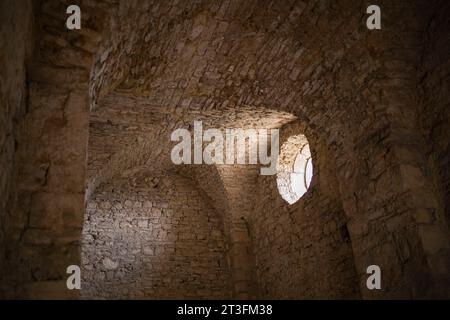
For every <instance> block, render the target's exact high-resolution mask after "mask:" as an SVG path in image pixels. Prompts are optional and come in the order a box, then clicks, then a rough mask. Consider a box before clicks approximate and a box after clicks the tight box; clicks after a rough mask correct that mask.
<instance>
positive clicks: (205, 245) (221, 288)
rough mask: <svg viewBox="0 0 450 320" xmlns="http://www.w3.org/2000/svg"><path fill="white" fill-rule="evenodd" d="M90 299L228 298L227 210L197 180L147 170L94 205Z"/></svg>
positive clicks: (86, 272)
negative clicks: (222, 213) (194, 182)
mask: <svg viewBox="0 0 450 320" xmlns="http://www.w3.org/2000/svg"><path fill="white" fill-rule="evenodd" d="M82 274H83V282H82V297H83V298H96V299H99V298H110V299H111V298H112V299H119V298H120V299H124V298H138V299H146V298H152V299H161V298H166V299H167V298H169V299H170V298H178V299H180V298H186V299H189V298H190V299H196V298H207V299H208V298H209V299H211V298H217V299H221V298H229V297H230V294H231V291H230V286H229V284H230V274H229V269H228V260H227V257H226V241H225V238H224V233H223V223H222V220H221V216H219V215H218V214H217V212H216V211H215V209H214V208H213V207H212V206H211V204H210V203H209V201H208V200H207V198H205V197H204V196H203V195H202V194H201V193H200V192H199V191H198V190H197V189H196V187H195V186H193V185H192V181H191V180H189V179H186V178H182V177H179V176H177V175H172V176H166V177H162V176H158V175H155V174H153V175H152V174H145V177H143V178H137V179H134V180H133V181H132V182H131V183H125V184H124V185H123V186H117V185H115V186H106V187H105V186H103V187H102V188H101V189H100V190H99V191H98V193H96V194H94V195H93V196H92V198H91V200H90V201H89V203H88V207H87V211H86V216H85V224H84V229H83V245H82Z"/></svg>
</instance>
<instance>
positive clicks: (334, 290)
mask: <svg viewBox="0 0 450 320" xmlns="http://www.w3.org/2000/svg"><path fill="white" fill-rule="evenodd" d="M304 133H305V127H304V126H302V125H301V122H299V121H297V122H294V123H291V124H288V125H286V126H284V127H283V128H282V130H281V133H280V145H281V144H282V143H284V142H285V141H286V140H287V138H289V137H290V136H294V135H298V134H304ZM308 140H309V144H310V148H311V151H312V156H313V166H314V175H313V179H312V182H311V185H310V187H309V189H308V191H307V193H306V194H304V195H303V197H301V198H300V199H299V200H298V201H297V202H295V203H294V204H292V205H289V204H288V203H287V202H286V201H285V200H284V199H283V198H282V197H281V195H280V193H279V190H278V188H277V181H276V178H277V177H276V175H274V176H259V177H258V179H257V181H256V183H255V184H254V189H253V193H255V200H254V204H255V205H254V209H253V212H251V213H249V214H247V215H246V219H247V220H248V224H249V226H250V227H249V229H250V235H251V239H252V244H253V251H254V252H255V261H256V263H255V267H256V274H257V280H258V284H259V289H260V291H259V294H260V296H261V297H262V298H269V297H270V298H284V299H295V298H299V297H301V298H316V299H317V298H322V299H330V298H338V299H345V298H358V297H360V293H359V284H358V278H357V274H356V271H355V266H354V257H353V251H352V245H351V239H350V234H349V231H348V229H347V221H348V218H347V217H346V215H345V213H344V210H343V208H342V203H341V202H340V199H339V188H338V183H337V179H336V173H335V162H334V160H333V158H334V154H333V152H332V151H330V150H329V149H328V148H327V147H325V145H324V144H322V143H320V140H317V137H315V136H314V135H310V136H308Z"/></svg>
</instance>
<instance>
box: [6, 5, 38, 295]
mask: <svg viewBox="0 0 450 320" xmlns="http://www.w3.org/2000/svg"><path fill="white" fill-rule="evenodd" d="M0 21H1V26H0V48H1V53H0V110H1V111H0V283H1V285H0V297H1V296H6V295H7V292H9V291H10V290H11V288H10V287H6V288H5V286H9V285H10V284H11V283H10V279H8V278H7V274H6V271H5V270H4V268H5V266H4V264H6V260H7V258H6V257H7V256H8V255H9V254H10V251H9V250H10V249H11V248H8V246H7V243H8V242H7V241H8V240H6V239H5V237H6V234H7V233H8V232H9V230H8V228H10V227H11V225H10V222H11V221H14V218H13V213H12V207H13V205H14V202H15V200H16V192H15V187H16V184H17V179H16V174H17V164H16V160H15V152H16V149H17V147H18V142H17V127H18V124H19V123H20V121H21V119H22V118H23V116H24V114H25V112H26V109H27V102H28V101H27V99H28V92H27V90H28V88H27V82H26V80H27V77H26V73H27V70H26V67H27V64H28V63H29V60H30V55H31V52H32V47H33V31H32V27H33V7H32V2H31V1H27V0H21V1H1V3H0ZM8 249H9V250H8ZM3 290H5V292H3Z"/></svg>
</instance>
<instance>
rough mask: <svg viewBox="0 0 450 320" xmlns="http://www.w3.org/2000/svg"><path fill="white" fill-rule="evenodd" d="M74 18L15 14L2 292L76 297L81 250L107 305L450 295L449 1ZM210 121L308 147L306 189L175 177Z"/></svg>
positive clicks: (9, 32)
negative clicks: (293, 196) (185, 146)
mask: <svg viewBox="0 0 450 320" xmlns="http://www.w3.org/2000/svg"><path fill="white" fill-rule="evenodd" d="M32 3H33V4H34V6H33V5H32ZM69 4H71V3H70V1H68V0H48V1H42V2H32V1H25V0H24V1H10V0H8V1H2V3H1V5H0V6H1V7H0V9H1V10H0V15H1V18H2V19H0V20H1V34H0V47H1V49H2V50H1V54H0V64H1V66H2V68H1V70H0V76H1V78H0V80H1V81H0V84H1V92H0V94H1V96H0V103H1V106H2V108H3V109H2V112H1V113H0V150H1V153H0V169H1V170H0V225H1V228H0V255H1V259H0V276H1V279H0V280H1V281H0V283H1V285H0V296H5V297H13V298H16V297H29V298H45V297H53V298H72V297H75V298H76V297H77V292H69V291H68V290H66V288H65V287H64V285H63V284H64V279H65V278H66V276H67V275H66V273H65V268H66V267H67V266H68V265H70V264H80V263H81V261H80V259H81V254H80V252H81V251H82V252H83V264H82V267H83V279H84V285H83V287H84V289H83V292H82V295H83V296H85V297H89V298H101V297H114V298H133V297H146V298H153V297H168V298H180V297H192V298H197V297H201V298H210V297H220V298H222V297H234V298H255V297H256V298H348V297H352V298H428V297H439V298H442V297H444V298H447V297H449V295H450V291H449V290H450V277H449V274H450V243H449V241H450V236H449V227H450V224H449V221H450V211H449V210H450V206H449V203H450V201H449V192H450V187H449V185H450V184H449V183H450V179H449V175H450V171H449V168H450V166H449V160H450V157H449V150H450V148H449V140H448V132H449V129H450V119H449V113H448V104H449V101H450V100H449V99H450V94H449V92H450V90H449V89H450V88H449V83H450V81H449V76H448V75H449V72H448V70H449V65H448V52H449V37H448V30H449V20H448V16H449V12H450V5H449V2H448V1H444V0H437V1H434V2H433V3H432V4H430V2H429V1H425V0H420V1H415V2H414V3H411V2H408V3H406V2H399V3H397V2H394V1H388V0H380V2H379V5H381V7H382V12H383V13H382V14H383V18H382V21H383V23H382V25H383V27H382V28H383V29H382V30H381V31H369V30H367V29H366V28H365V23H364V21H365V18H366V15H365V10H363V9H364V7H365V5H366V3H365V2H364V1H339V2H327V1H315V0H312V1H297V2H290V1H287V2H286V1H258V0H246V1H240V0H239V1H228V0H225V1H210V0H200V1H175V0H174V1H159V0H151V1H150V0H149V1H115V0H114V1H111V0H108V1H106V0H104V1H82V2H81V6H82V13H83V14H82V16H83V23H82V25H83V27H82V29H81V30H79V31H68V30H67V29H66V28H65V27H64V23H65V17H66V14H65V9H66V7H67V5H69ZM32 17H36V21H35V25H34V26H35V28H34V29H35V30H33V32H32V25H33V24H32V21H33V18H32ZM33 43H34V44H36V47H35V48H31V44H33ZM194 120H202V121H203V122H204V125H205V127H215V128H227V127H228V128H229V127H243V128H252V127H256V128H281V132H282V140H283V141H285V140H286V139H287V138H288V137H289V136H293V135H299V134H304V135H306V137H307V138H308V140H309V142H310V146H311V150H312V156H313V160H314V177H313V180H312V184H311V186H310V189H309V190H308V192H307V193H306V194H305V195H304V196H303V197H302V198H301V199H300V200H299V201H298V202H296V203H294V204H293V205H292V206H289V205H288V204H287V203H285V202H284V201H283V199H282V198H281V197H280V195H279V194H278V190H277V188H276V176H267V177H261V176H259V174H258V173H259V168H258V166H240V165H219V166H206V165H199V166H174V165H173V164H172V163H171V161H170V150H171V147H172V145H173V144H171V142H170V134H171V132H173V130H175V129H177V128H191V126H192V122H193V121H194ZM175 191H179V194H177V193H176V192H175ZM85 202H87V203H85ZM85 205H87V209H85ZM82 227H83V229H84V231H83V236H81V228H82ZM105 259H109V260H105ZM105 261H106V263H105ZM372 264H378V265H379V266H380V267H381V268H382V272H383V284H384V285H385V287H384V288H383V290H380V291H369V290H367V288H366V287H365V279H366V277H367V274H366V272H365V271H366V267H367V266H368V265H372ZM131 280H132V281H131ZM130 281H131V282H130ZM125 283H126V284H125ZM129 283H132V285H129ZM111 288H112V289H111Z"/></svg>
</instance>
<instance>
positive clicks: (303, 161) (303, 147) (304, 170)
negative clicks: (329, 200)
mask: <svg viewBox="0 0 450 320" xmlns="http://www.w3.org/2000/svg"><path fill="white" fill-rule="evenodd" d="M312 176H313V163H312V158H311V151H310V148H309V143H308V140H307V139H306V137H305V136H304V135H297V136H292V137H290V138H289V139H288V140H287V141H286V142H285V143H284V144H283V146H282V147H281V150H280V156H279V158H278V164H277V186H278V191H279V192H280V195H281V197H282V198H283V199H284V200H286V201H287V202H288V203H289V204H293V203H295V202H296V201H298V200H299V199H300V198H301V197H302V196H303V195H304V194H305V193H306V191H308V188H309V185H310V183H311V179H312Z"/></svg>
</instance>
